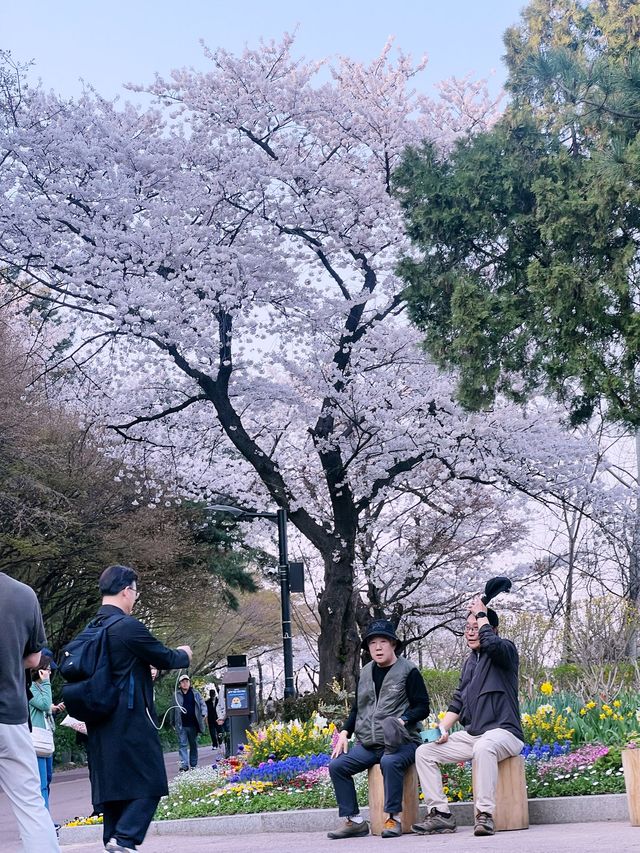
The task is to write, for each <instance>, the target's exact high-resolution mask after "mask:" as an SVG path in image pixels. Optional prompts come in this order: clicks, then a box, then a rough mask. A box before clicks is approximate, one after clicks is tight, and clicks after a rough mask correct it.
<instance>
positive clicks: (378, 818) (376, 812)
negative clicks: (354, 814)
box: [368, 764, 418, 835]
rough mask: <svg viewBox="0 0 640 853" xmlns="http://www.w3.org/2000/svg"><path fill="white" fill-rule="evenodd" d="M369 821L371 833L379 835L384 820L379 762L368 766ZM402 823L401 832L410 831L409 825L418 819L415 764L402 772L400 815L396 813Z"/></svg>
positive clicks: (382, 786) (382, 783) (382, 788)
mask: <svg viewBox="0 0 640 853" xmlns="http://www.w3.org/2000/svg"><path fill="white" fill-rule="evenodd" d="M368 772H369V823H370V825H371V833H372V834H373V835H380V833H381V832H382V827H383V826H384V822H385V820H386V812H385V811H384V782H383V778H382V770H381V769H380V765H379V764H374V765H373V767H371V768H369V771H368ZM396 818H397V819H399V820H400V822H401V823H402V831H403V832H411V826H412V824H414V823H417V821H418V774H417V772H416V766H415V764H412V765H411V767H408V768H407V769H406V770H405V773H404V785H403V788H402V815H396Z"/></svg>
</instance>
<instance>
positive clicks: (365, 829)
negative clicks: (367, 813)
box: [327, 820, 369, 839]
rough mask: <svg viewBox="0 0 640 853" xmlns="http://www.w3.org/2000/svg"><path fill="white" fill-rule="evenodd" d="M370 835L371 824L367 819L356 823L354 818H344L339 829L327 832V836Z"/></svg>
mask: <svg viewBox="0 0 640 853" xmlns="http://www.w3.org/2000/svg"><path fill="white" fill-rule="evenodd" d="M365 835H369V824H368V823H367V821H366V820H363V821H362V823H355V821H353V820H343V821H342V823H341V824H340V826H339V827H338V829H334V830H332V831H331V832H327V838H334V839H338V838H363V837H364V836H365Z"/></svg>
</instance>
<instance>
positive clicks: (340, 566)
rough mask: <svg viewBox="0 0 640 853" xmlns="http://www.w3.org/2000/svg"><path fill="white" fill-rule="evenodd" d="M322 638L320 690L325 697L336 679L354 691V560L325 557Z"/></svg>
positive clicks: (357, 664) (357, 662)
mask: <svg viewBox="0 0 640 853" xmlns="http://www.w3.org/2000/svg"><path fill="white" fill-rule="evenodd" d="M318 609H319V611H320V625H321V629H320V637H319V639H318V656H319V660H320V676H319V679H318V688H319V691H320V693H326V692H327V688H328V685H329V684H331V681H332V680H333V679H334V678H336V679H337V680H338V681H339V682H340V683H341V684H343V685H344V686H345V687H346V688H347V689H348V690H353V689H354V688H355V684H356V679H357V676H358V671H359V668H360V636H359V634H358V629H357V624H356V601H355V596H354V591H353V557H352V556H350V555H347V554H341V555H340V558H339V559H338V560H334V559H333V555H332V554H329V555H327V556H325V573H324V590H323V591H322V594H321V595H320V601H319V608H318Z"/></svg>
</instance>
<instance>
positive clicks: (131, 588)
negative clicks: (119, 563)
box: [127, 586, 140, 598]
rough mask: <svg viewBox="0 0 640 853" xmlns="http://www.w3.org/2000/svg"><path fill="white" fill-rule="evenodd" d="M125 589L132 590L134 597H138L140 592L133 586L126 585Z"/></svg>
mask: <svg viewBox="0 0 640 853" xmlns="http://www.w3.org/2000/svg"><path fill="white" fill-rule="evenodd" d="M127 589H130V590H131V591H132V592H134V593H135V596H136V598H140V592H139V590H138V589H137V588H136V587H135V586H128V587H127Z"/></svg>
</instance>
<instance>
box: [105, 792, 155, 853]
mask: <svg viewBox="0 0 640 853" xmlns="http://www.w3.org/2000/svg"><path fill="white" fill-rule="evenodd" d="M159 802H160V797H145V798H144V799H140V800H110V801H109V802H106V803H102V815H103V817H102V819H103V832H102V838H103V841H104V843H105V845H106V843H107V841H111V839H112V838H115V839H116V841H117V842H118V844H122V846H123V847H136V846H137V845H138V844H142V842H143V841H144V837H145V835H146V834H147V830H148V829H149V824H150V823H151V821H152V820H153V816H154V814H155V813H156V809H157V808H158V803H159Z"/></svg>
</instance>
